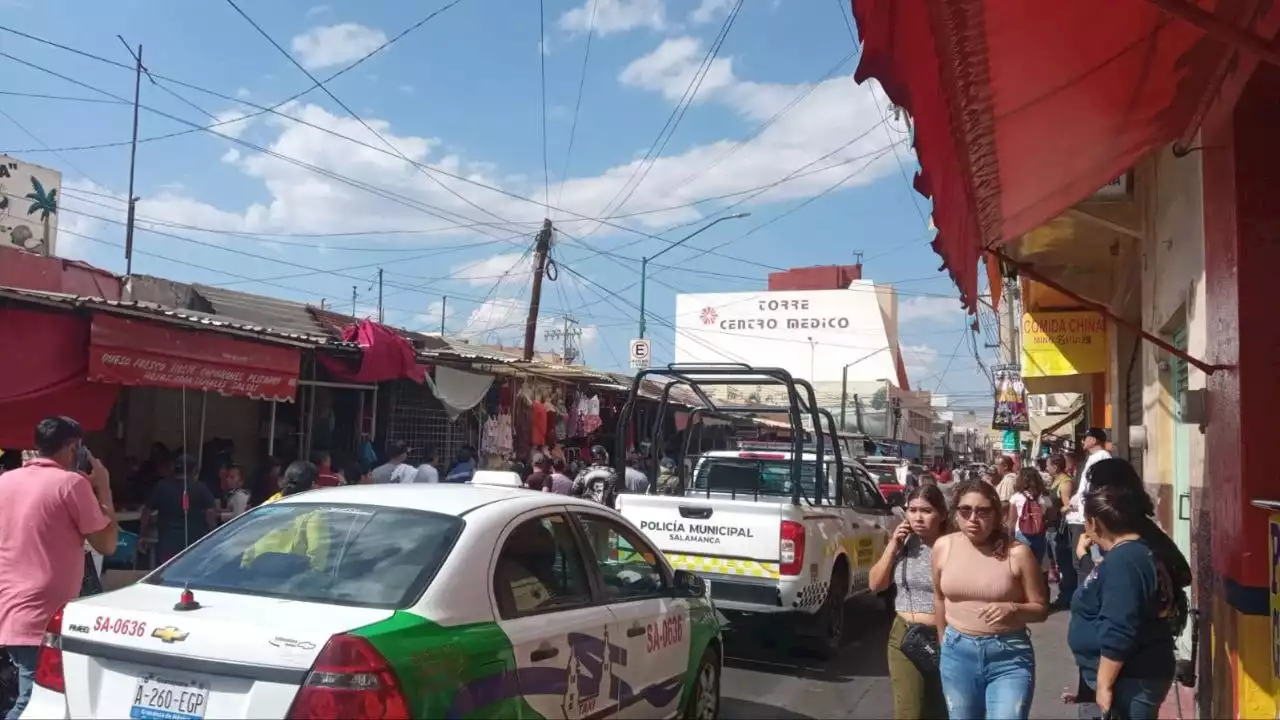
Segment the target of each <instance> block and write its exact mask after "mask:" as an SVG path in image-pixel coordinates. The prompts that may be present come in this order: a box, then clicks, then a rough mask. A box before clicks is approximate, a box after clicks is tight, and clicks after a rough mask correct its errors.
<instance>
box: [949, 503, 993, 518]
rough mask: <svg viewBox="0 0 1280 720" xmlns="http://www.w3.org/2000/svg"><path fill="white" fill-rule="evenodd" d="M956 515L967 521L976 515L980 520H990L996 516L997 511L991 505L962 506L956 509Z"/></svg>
mask: <svg viewBox="0 0 1280 720" xmlns="http://www.w3.org/2000/svg"><path fill="white" fill-rule="evenodd" d="M956 513H957V514H959V515H960V517H962V518H964V519H965V520H968V519H969V518H971V517H973V516H975V515H976V516H977V517H978V519H979V520H990V519H991V518H992V517H994V516H995V514H996V509H995V508H993V507H991V506H990V505H979V506H977V507H975V506H973V505H961V506H960V507H958V508H956Z"/></svg>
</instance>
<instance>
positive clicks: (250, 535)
mask: <svg viewBox="0 0 1280 720" xmlns="http://www.w3.org/2000/svg"><path fill="white" fill-rule="evenodd" d="M462 526H463V521H462V520H460V519H459V518H457V517H454V516H452V515H441V514H439V513H432V512H423V511H420V510H406V509H403V508H388V507H381V506H369V505H361V506H351V505H316V504H292V503H290V504H273V505H264V506H262V507H260V508H257V509H256V510H254V511H253V512H251V513H249V514H247V515H244V516H242V517H241V518H239V519H237V520H236V521H235V522H233V523H231V524H230V525H228V526H226V527H224V528H222V529H220V530H218V531H217V532H215V533H214V534H212V535H210V536H209V537H207V538H205V539H204V540H203V541H201V542H200V543H199V544H197V545H195V546H193V547H191V548H190V549H188V550H187V551H186V552H184V553H182V554H181V555H179V556H178V557H177V558H175V559H174V560H173V561H172V562H170V563H169V564H168V565H166V566H165V567H164V568H163V569H161V570H160V571H158V572H156V573H154V574H153V575H151V576H150V577H149V578H147V582H150V583H154V584H157V585H165V586H169V587H190V588H191V589H193V590H197V589H199V590H215V591H219V592H230V593H244V594H248V595H262V596H268V597H279V598H285V599H289V600H307V601H314V602H326V603H339V604H344V605H358V606H368V607H388V608H392V607H404V606H406V605H409V604H411V603H412V602H413V601H414V600H416V598H417V597H418V596H419V595H420V594H421V593H422V591H423V590H425V589H426V587H427V585H428V584H429V583H430V582H431V578H432V577H434V576H435V573H436V571H437V570H438V569H439V568H440V565H441V563H443V562H444V559H445V557H447V556H448V554H449V551H450V550H451V549H452V547H453V544H454V541H455V540H456V539H457V537H458V533H459V532H461V530H462Z"/></svg>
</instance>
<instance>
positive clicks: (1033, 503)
mask: <svg viewBox="0 0 1280 720" xmlns="http://www.w3.org/2000/svg"><path fill="white" fill-rule="evenodd" d="M1023 495H1024V496H1025V497H1026V499H1027V501H1026V502H1025V503H1023V505H1022V514H1021V515H1019V516H1018V532H1020V533H1022V534H1023V535H1026V536H1027V537H1033V536H1038V535H1043V534H1044V533H1045V522H1044V508H1043V507H1041V506H1040V499H1039V498H1035V497H1032V496H1031V494H1030V493H1023Z"/></svg>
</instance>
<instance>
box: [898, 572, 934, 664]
mask: <svg viewBox="0 0 1280 720" xmlns="http://www.w3.org/2000/svg"><path fill="white" fill-rule="evenodd" d="M908 559H909V558H907V557H906V550H905V548H904V551H903V558H902V561H903V563H906V562H907V561H908ZM902 589H903V590H906V591H907V598H910V597H911V592H910V585H909V581H908V579H907V569H906V567H905V565H904V567H903V569H902ZM907 602H908V603H909V606H910V607H911V613H912V614H913V615H914V614H915V612H916V611H915V603H913V602H911V601H910V599H908V601H907ZM899 648H900V649H901V650H902V654H903V655H906V656H907V659H908V660H910V661H911V662H912V663H914V664H915V666H916V667H918V668H920V670H921V671H925V672H937V670H938V661H939V659H940V658H941V653H942V650H941V648H940V647H939V645H938V628H937V627H936V626H934V625H927V624H925V623H910V624H908V625H907V631H906V632H905V633H903V635H902V642H901V643H899Z"/></svg>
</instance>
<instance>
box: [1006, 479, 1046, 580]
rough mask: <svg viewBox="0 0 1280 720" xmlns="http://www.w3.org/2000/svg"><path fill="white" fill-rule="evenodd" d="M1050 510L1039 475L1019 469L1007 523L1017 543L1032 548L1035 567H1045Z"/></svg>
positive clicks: (1042, 481)
mask: <svg viewBox="0 0 1280 720" xmlns="http://www.w3.org/2000/svg"><path fill="white" fill-rule="evenodd" d="M1052 506H1053V501H1052V500H1051V499H1050V498H1049V494H1048V493H1047V492H1045V488H1044V478H1043V477H1041V476H1040V471H1039V470H1037V469H1035V468H1034V467H1025V468H1022V471H1021V472H1019V473H1018V479H1017V481H1016V482H1015V483H1014V490H1013V495H1012V496H1010V497H1009V509H1008V515H1007V516H1006V521H1007V522H1008V523H1009V529H1010V530H1011V531H1013V533H1014V537H1015V538H1017V540H1018V542H1020V543H1022V544H1023V545H1026V546H1027V547H1029V548H1031V553H1032V554H1033V555H1035V558H1036V566H1037V567H1042V566H1043V565H1044V556H1045V552H1046V551H1047V550H1048V548H1049V543H1048V540H1047V539H1046V537H1045V535H1046V533H1047V532H1048V529H1049V523H1048V520H1047V514H1048V512H1049V509H1050V508H1051V507H1052Z"/></svg>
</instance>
